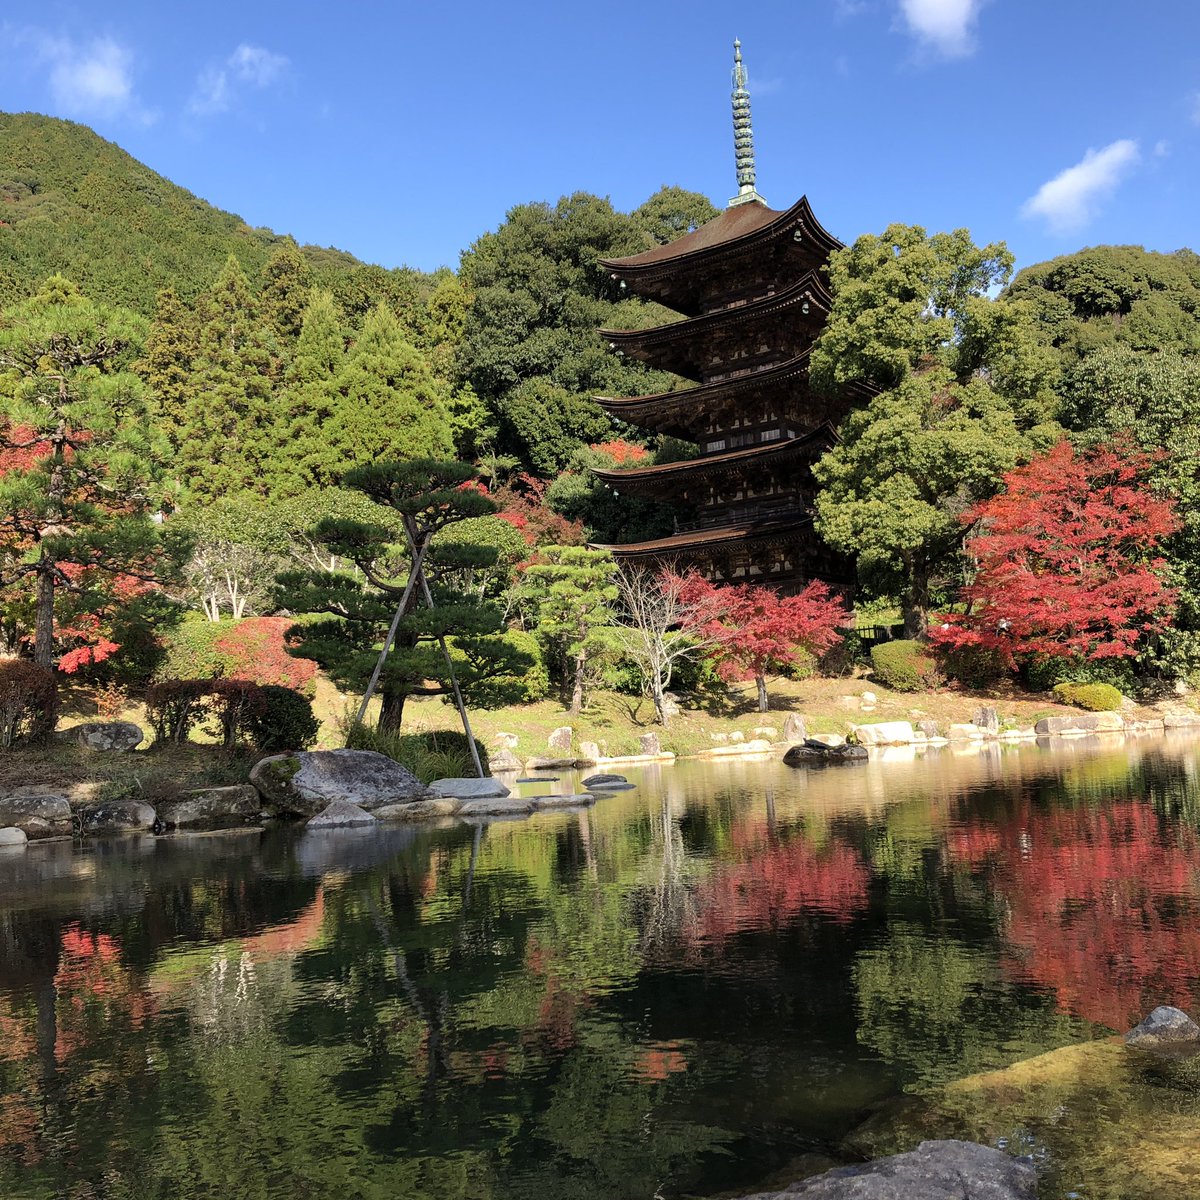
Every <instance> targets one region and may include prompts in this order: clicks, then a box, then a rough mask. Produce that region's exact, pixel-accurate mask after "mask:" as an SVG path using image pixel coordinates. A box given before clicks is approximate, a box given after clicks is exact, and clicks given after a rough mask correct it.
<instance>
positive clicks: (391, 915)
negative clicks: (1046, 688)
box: [0, 738, 1200, 1200]
mask: <svg viewBox="0 0 1200 1200" xmlns="http://www.w3.org/2000/svg"><path fill="white" fill-rule="evenodd" d="M1198 763H1200V744H1198V743H1197V742H1196V741H1194V740H1181V741H1178V742H1173V741H1170V740H1167V741H1164V740H1163V739H1161V738H1160V739H1156V740H1154V741H1147V742H1145V743H1135V744H1134V745H1132V746H1128V745H1124V744H1121V745H1118V746H1116V747H1104V746H1086V745H1082V744H1077V745H1073V746H1070V747H1067V748H1066V749H1064V750H1061V751H1050V750H1046V749H1038V748H1035V747H1029V748H1022V749H1016V748H1006V749H1003V750H1001V749H1000V748H998V747H993V748H991V749H990V750H989V751H985V752H983V753H971V754H969V755H966V756H959V755H957V754H955V753H953V752H951V751H949V750H944V751H941V752H938V753H931V754H930V755H929V756H928V757H926V758H913V757H911V756H909V757H907V758H906V757H905V755H904V754H902V753H895V754H893V753H890V752H884V753H883V754H881V755H880V757H879V758H877V759H875V760H873V761H872V762H871V763H870V764H868V765H866V766H863V767H855V768H842V769H833V770H827V771H819V770H812V771H806V770H793V769H790V768H786V767H783V766H782V765H781V764H778V763H740V764H733V763H724V764H716V763H714V764H700V763H679V764H677V765H673V766H666V767H654V768H643V769H632V768H631V769H630V770H629V772H628V774H629V776H630V778H631V780H633V781H634V782H636V783H637V784H638V788H637V790H636V791H633V792H625V793H619V794H617V795H614V796H612V797H610V798H607V799H603V800H601V801H600V802H599V803H598V804H597V805H596V807H595V808H593V809H591V810H589V811H586V812H579V813H557V814H552V813H547V814H542V815H539V816H537V817H534V818H533V819H530V820H525V821H519V822H508V821H494V822H491V823H488V824H478V825H471V824H465V823H450V824H446V825H445V826H440V827H422V828H413V829H408V828H401V827H388V828H386V829H385V830H383V831H382V832H379V833H373V832H366V831H361V830H354V831H345V832H323V833H321V834H315V833H309V834H306V833H304V832H302V831H298V830H294V829H275V830H270V831H267V832H260V831H251V832H238V833H235V834H223V835H206V836H186V837H185V836H180V837H170V838H159V839H154V838H149V837H147V838H126V839H121V840H113V841H109V842H102V843H94V844H89V845H87V846H84V847H82V848H81V847H79V846H72V845H71V844H69V843H60V844H55V845H41V846H34V847H31V848H30V849H28V850H27V851H18V852H16V853H14V854H11V855H8V856H6V857H5V858H3V860H0V1196H4V1197H7V1198H14V1200H15V1198H18V1197H19V1198H30V1200H33V1198H37V1200H45V1198H49V1197H63V1198H70V1200H126V1198H130V1200H132V1198H135V1197H137V1198H142V1197H145V1198H151V1197H153V1198H156V1200H157V1198H162V1200H167V1198H170V1200H192V1198H198V1197H204V1198H210V1200H232V1198H239V1200H240V1198H246V1200H279V1198H287V1200H300V1198H308V1197H313V1198H317V1197H321V1198H323V1197H337V1198H352V1197H363V1198H369V1200H375V1198H378V1200H384V1198H385V1197H386V1198H389V1200H390V1198H393V1197H403V1198H410V1197H411V1198H414V1200H419V1198H425V1197H428V1198H429V1200H460V1198H461V1200H493V1198H494V1200H501V1198H503V1200H552V1198H553V1200H585V1198H586V1200H626V1198H630V1200H633V1198H644V1200H650V1198H652V1197H668V1198H669V1197H685V1196H686V1197H691V1196H710V1195H718V1194H722V1193H724V1194H736V1193H737V1192H738V1191H739V1190H745V1191H748V1190H753V1189H754V1188H755V1187H759V1186H763V1185H765V1184H766V1183H768V1182H770V1181H779V1180H786V1179H788V1178H794V1177H796V1175H797V1174H798V1173H803V1172H804V1171H806V1170H813V1169H819V1164H820V1163H822V1162H823V1159H821V1158H819V1157H817V1156H822V1155H830V1154H833V1155H834V1156H838V1155H841V1154H844V1153H845V1151H844V1148H841V1149H839V1147H841V1146H842V1139H843V1138H844V1137H845V1136H846V1135H847V1134H848V1133H849V1132H850V1131H851V1130H853V1129H855V1128H856V1127H857V1126H859V1125H860V1124H861V1123H862V1121H863V1120H864V1119H865V1118H867V1117H869V1116H870V1115H871V1114H872V1113H878V1112H879V1111H880V1110H881V1109H882V1110H883V1111H887V1110H888V1106H889V1105H892V1104H894V1102H895V1100H896V1098H897V1097H900V1096H903V1095H905V1094H910V1095H915V1096H922V1095H925V1094H927V1093H929V1091H930V1089H936V1088H937V1087H939V1086H940V1085H942V1084H945V1083H947V1082H949V1081H951V1080H955V1079H958V1078H960V1077H962V1076H966V1075H971V1074H974V1073H977V1072H982V1071H988V1070H993V1069H996V1068H1000V1067H1005V1066H1007V1065H1009V1064H1011V1063H1014V1062H1017V1061H1018V1060H1021V1059H1025V1058H1028V1057H1030V1056H1031V1055H1035V1054H1040V1053H1042V1052H1043V1051H1047V1050H1051V1049H1054V1048H1057V1047H1063V1046H1069V1045H1071V1044H1072V1043H1079V1042H1084V1041H1088V1040H1090V1039H1094V1038H1098V1037H1102V1036H1105V1035H1107V1034H1109V1033H1111V1032H1113V1031H1114V1030H1123V1029H1125V1028H1127V1027H1128V1026H1129V1025H1130V1024H1132V1023H1134V1022H1135V1021H1136V1020H1137V1019H1139V1017H1140V1016H1141V1015H1143V1014H1144V1013H1145V1012H1146V1011H1148V1010H1149V1009H1150V1008H1151V1007H1153V1006H1154V1005H1155V1004H1158V1003H1160V1002H1171V1003H1175V1004H1178V1005H1180V1006H1181V1007H1185V1008H1189V1007H1190V1008H1192V1009H1193V1011H1194V1010H1195V1008H1196V1000H1197V991H1198V990H1200V980H1198V977H1200V919H1198V918H1200V778H1198ZM571 783H572V781H571V780H570V779H569V778H566V779H564V780H563V781H562V783H561V784H560V785H556V786H557V787H559V788H561V789H566V788H568V787H569V786H570V785H571ZM910 1103H912V1102H910ZM1194 1103H1195V1101H1194V1096H1193V1095H1192V1094H1190V1093H1188V1092H1186V1091H1184V1092H1181V1093H1179V1094H1178V1095H1177V1096H1173V1097H1172V1105H1173V1108H1172V1111H1173V1113H1175V1114H1176V1115H1178V1114H1179V1113H1180V1112H1182V1113H1183V1114H1184V1117H1185V1118H1188V1119H1190V1117H1189V1116H1188V1114H1189V1113H1190V1112H1191V1111H1192V1110H1191V1109H1189V1108H1188V1105H1194ZM1059 1107H1063V1106H1062V1105H1060V1106H1059ZM1067 1107H1068V1108H1069V1106H1067ZM1197 1111H1200V1110H1197ZM1072 1120H1074V1121H1075V1125H1074V1126H1072ZM1086 1120H1087V1118H1086V1115H1083V1116H1081V1115H1080V1114H1074V1115H1072V1114H1071V1113H1070V1112H1066V1113H1065V1115H1064V1114H1063V1113H1058V1112H1057V1110H1056V1115H1055V1117H1054V1119H1053V1120H1051V1121H1049V1122H1048V1123H1047V1124H1046V1125H1045V1127H1044V1128H1043V1127H1041V1126H1029V1125H1028V1123H1027V1125H1026V1126H1022V1129H1023V1130H1024V1133H1022V1134H1021V1136H1026V1137H1027V1138H1028V1140H1029V1142H1030V1145H1034V1146H1035V1149H1036V1151H1037V1153H1038V1155H1039V1160H1040V1161H1043V1162H1044V1164H1048V1165H1046V1167H1045V1171H1046V1179H1047V1184H1046V1189H1047V1190H1046V1194H1047V1195H1054V1196H1061V1195H1065V1194H1066V1190H1065V1189H1068V1188H1070V1189H1071V1190H1074V1191H1075V1192H1076V1193H1077V1194H1078V1195H1080V1196H1083V1197H1089V1198H1090V1197H1093V1196H1097V1197H1098V1196H1101V1195H1102V1194H1107V1193H1104V1190H1103V1187H1104V1184H1103V1180H1100V1179H1091V1178H1089V1176H1088V1171H1089V1169H1090V1168H1089V1166H1088V1163H1087V1161H1086V1156H1084V1157H1083V1158H1080V1156H1079V1154H1078V1152H1077V1149H1076V1150H1073V1149H1071V1147H1072V1146H1077V1139H1078V1138H1079V1136H1080V1132H1081V1131H1080V1128H1079V1123H1080V1122H1081V1121H1082V1122H1084V1124H1085V1125H1086ZM1197 1121H1198V1123H1197V1125H1196V1131H1197V1142H1198V1144H1200V1117H1198V1118H1197ZM1060 1128H1061V1129H1066V1130H1068V1131H1069V1132H1070V1134H1071V1136H1070V1137H1067V1136H1065V1135H1063V1136H1062V1137H1059V1134H1058V1133H1057V1132H1056V1131H1057V1130H1059V1129H1060ZM1084 1132H1085V1133H1086V1130H1085V1131H1084ZM982 1136H987V1133H986V1131H985V1132H984V1134H983V1135H982ZM1072 1139H1075V1140H1072ZM1060 1142H1061V1145H1060ZM1073 1155H1074V1157H1072V1156H1073ZM814 1164H818V1166H814ZM1089 1187H1090V1188H1091V1189H1092V1190H1089ZM1123 1194H1124V1195H1126V1196H1128V1197H1132V1196H1133V1195H1134V1193H1133V1192H1127V1193H1123ZM1158 1194H1159V1195H1160V1196H1162V1195H1164V1193H1163V1192H1161V1190H1160V1191H1159V1193H1158ZM1187 1194H1188V1195H1191V1194H1192V1193H1191V1192H1190V1191H1189V1192H1188V1193H1187Z"/></svg>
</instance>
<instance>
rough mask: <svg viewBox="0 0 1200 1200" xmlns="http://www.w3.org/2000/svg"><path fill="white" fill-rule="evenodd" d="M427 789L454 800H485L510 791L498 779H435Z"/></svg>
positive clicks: (505, 794)
mask: <svg viewBox="0 0 1200 1200" xmlns="http://www.w3.org/2000/svg"><path fill="white" fill-rule="evenodd" d="M429 790H430V791H431V792H432V793H433V794H434V795H435V796H438V797H440V798H442V799H445V798H447V797H449V798H451V799H456V800H487V799H489V798H490V797H493V796H507V795H509V794H510V793H511V789H510V788H506V787H505V786H504V784H502V783H501V782H500V780H498V779H486V778H485V779H465V778H456V779H435V780H434V781H433V782H432V783H431V784H430V785H429Z"/></svg>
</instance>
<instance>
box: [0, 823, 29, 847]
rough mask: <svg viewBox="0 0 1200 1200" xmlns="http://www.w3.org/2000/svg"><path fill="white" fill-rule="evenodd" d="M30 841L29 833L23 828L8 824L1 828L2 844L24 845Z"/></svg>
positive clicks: (0, 838)
mask: <svg viewBox="0 0 1200 1200" xmlns="http://www.w3.org/2000/svg"><path fill="white" fill-rule="evenodd" d="M28 841H29V835H28V834H27V833H26V832H25V830H23V829H17V828H16V826H13V825H8V826H5V827H4V828H3V829H0V846H24V845H25V844H26V843H27V842H28Z"/></svg>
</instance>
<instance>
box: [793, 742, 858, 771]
mask: <svg viewBox="0 0 1200 1200" xmlns="http://www.w3.org/2000/svg"><path fill="white" fill-rule="evenodd" d="M869 757H870V756H869V755H868V754H867V751H866V747H864V746H852V745H849V744H845V745H841V746H827V745H825V743H824V742H818V741H816V740H815V739H814V738H806V739H805V740H804V741H803V742H802V743H801V744H800V745H799V746H791V747H790V748H789V749H788V752H787V753H786V754H785V755H784V756H783V761H784V762H785V763H786V764H787V765H788V766H789V767H831V766H842V765H844V764H846V763H856V762H858V763H861V762H866V761H867V759H868V758H869Z"/></svg>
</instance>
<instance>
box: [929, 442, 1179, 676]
mask: <svg viewBox="0 0 1200 1200" xmlns="http://www.w3.org/2000/svg"><path fill="white" fill-rule="evenodd" d="M1151 461H1152V460H1151V458H1150V456H1148V455H1146V454H1143V453H1140V452H1137V451H1134V450H1132V449H1126V448H1124V447H1120V448H1117V447H1111V446H1099V447H1096V448H1094V449H1092V450H1089V451H1085V452H1083V453H1077V452H1076V450H1075V448H1074V447H1073V446H1072V445H1071V444H1070V443H1069V442H1065V441H1064V442H1060V443H1059V444H1058V445H1057V446H1055V447H1054V448H1053V449H1052V450H1050V451H1049V452H1048V453H1046V454H1044V455H1041V456H1040V457H1038V458H1035V459H1033V460H1032V461H1031V462H1029V463H1028V464H1026V465H1025V466H1023V467H1018V468H1017V469H1016V470H1015V471H1010V472H1009V473H1008V474H1007V475H1006V476H1005V478H1004V484H1005V486H1004V490H1003V491H1002V492H1000V494H999V495H997V496H994V497H992V499H990V500H985V501H983V502H982V503H980V504H977V505H975V506H974V507H972V508H971V509H969V510H968V511H967V513H966V514H965V515H964V521H965V522H966V523H967V524H969V525H973V526H974V527H975V530H976V532H975V533H974V535H973V536H971V537H969V538H968V540H967V543H966V550H967V553H968V555H970V556H971V557H972V558H973V559H974V560H975V561H976V563H977V564H978V572H977V574H976V576H975V579H974V581H973V582H972V583H971V584H969V585H968V586H967V587H966V588H964V589H963V593H962V594H963V599H964V600H965V601H966V602H967V610H966V612H965V613H953V614H950V615H947V616H944V617H942V618H941V619H940V624H938V623H935V625H934V627H932V628H931V629H930V633H929V637H930V641H931V642H933V643H934V644H935V646H939V647H941V648H944V649H949V650H954V649H960V648H965V647H974V648H979V649H984V650H992V651H996V652H998V653H999V654H1000V656H1001V657H1002V658H1003V660H1004V661H1005V662H1006V663H1007V664H1008V666H1009V667H1010V668H1011V667H1015V665H1016V662H1015V659H1016V658H1017V657H1019V656H1026V655H1033V654H1045V655H1051V656H1054V657H1059V658H1077V659H1084V660H1089V661H1093V660H1097V659H1104V658H1121V657H1128V656H1131V655H1133V654H1135V653H1137V650H1138V646H1139V643H1140V642H1141V641H1142V639H1143V637H1144V635H1145V634H1146V633H1147V632H1149V631H1150V630H1152V629H1154V628H1156V627H1158V626H1160V625H1161V624H1163V623H1164V622H1166V621H1168V620H1169V619H1170V617H1171V614H1172V613H1173V611H1174V607H1175V592H1174V590H1173V589H1172V588H1170V587H1169V586H1168V585H1167V584H1166V583H1165V582H1164V579H1163V572H1164V567H1165V562H1164V560H1163V559H1162V558H1161V557H1160V556H1159V555H1158V554H1157V550H1158V547H1159V544H1160V543H1161V542H1162V540H1163V538H1165V537H1166V536H1167V535H1168V534H1170V533H1172V532H1174V530H1175V529H1176V528H1178V521H1177V519H1176V516H1175V508H1174V503H1173V502H1172V501H1170V500H1167V499H1162V498H1160V497H1157V496H1155V495H1154V494H1153V493H1152V492H1151V491H1150V490H1149V489H1148V488H1147V487H1146V486H1145V484H1144V482H1143V480H1144V479H1145V476H1146V471H1147V468H1148V467H1149V465H1150V463H1151Z"/></svg>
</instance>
